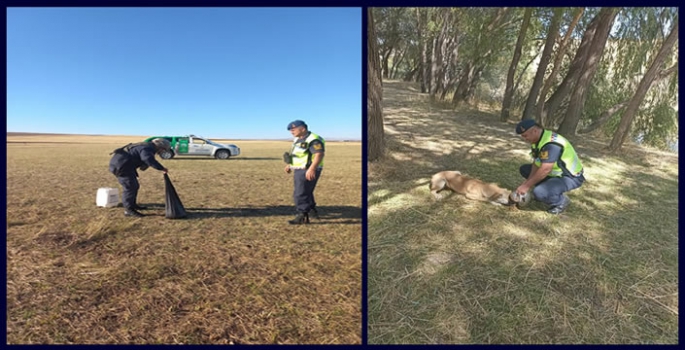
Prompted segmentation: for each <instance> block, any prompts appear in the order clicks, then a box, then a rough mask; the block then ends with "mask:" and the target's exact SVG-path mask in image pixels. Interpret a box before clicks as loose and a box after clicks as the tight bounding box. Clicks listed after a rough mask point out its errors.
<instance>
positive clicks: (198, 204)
mask: <svg viewBox="0 0 685 350" xmlns="http://www.w3.org/2000/svg"><path fill="white" fill-rule="evenodd" d="M141 139H142V137H107V136H60V135H48V136H45V135H16V136H13V135H8V143H7V149H8V150H7V195H8V198H7V206H8V209H7V222H8V228H7V231H8V232H7V341H8V343H10V344H26V343H29V344H39V343H40V344H43V343H46V344H55V343H70V344H71V343H77V344H83V343H94V344H122V343H126V344H143V343H145V344H169V343H173V344H210V343H213V344H255V343H260V344H263V343H285V344H293V343H299V344H303V343H304V344H307V343H346V344H359V343H361V261H362V259H361V188H362V184H361V152H360V147H361V145H360V143H335V142H331V143H328V145H327V146H328V149H327V158H326V169H325V170H324V173H323V176H322V178H321V181H320V183H319V186H318V188H317V191H316V196H317V197H316V198H317V201H318V204H319V207H320V211H321V214H322V217H321V219H320V220H317V221H314V223H313V224H311V225H307V226H296V227H294V226H291V225H288V224H287V222H286V221H287V220H289V219H291V218H292V217H293V215H294V208H293V204H292V177H291V176H289V175H286V174H285V173H284V172H283V165H282V162H281V158H280V156H281V154H282V153H283V151H284V150H287V149H288V147H289V144H288V142H275V141H274V142H267V141H264V142H260V141H240V142H236V143H238V144H239V146H240V147H241V148H242V152H243V154H242V155H241V156H240V157H237V158H235V159H229V160H216V159H210V158H178V159H172V160H166V161H161V162H162V163H163V164H164V165H165V166H166V167H167V168H169V176H170V177H171V179H172V181H173V183H174V186H175V187H176V190H177V192H178V194H179V196H180V197H181V199H182V201H183V204H184V206H185V208H186V210H187V211H188V213H189V217H188V218H187V219H184V220H169V219H165V218H164V181H163V178H162V173H161V172H158V171H155V170H154V169H149V170H146V171H144V172H140V179H139V180H140V183H141V189H140V193H139V202H140V203H141V204H142V205H149V206H150V209H149V210H146V211H145V213H147V214H151V215H150V216H148V217H144V218H140V219H137V218H126V217H124V216H123V215H122V214H123V210H122V209H121V208H101V207H96V205H95V195H96V191H97V189H98V188H100V187H117V186H118V183H117V182H116V179H115V178H114V176H112V175H111V174H110V173H108V171H107V164H108V161H109V155H108V153H109V152H110V151H111V150H112V149H114V148H116V147H118V146H121V145H123V144H126V143H128V142H135V141H140V140H141Z"/></svg>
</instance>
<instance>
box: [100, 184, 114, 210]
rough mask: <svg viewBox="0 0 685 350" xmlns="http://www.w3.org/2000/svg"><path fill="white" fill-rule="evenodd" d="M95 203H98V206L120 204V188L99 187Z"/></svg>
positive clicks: (107, 206) (106, 206) (108, 206)
mask: <svg viewBox="0 0 685 350" xmlns="http://www.w3.org/2000/svg"><path fill="white" fill-rule="evenodd" d="M95 204H97V206H98V207H105V208H111V207H116V206H117V205H118V204H119V189H118V188H112V187H101V188H98V194H97V196H96V197H95Z"/></svg>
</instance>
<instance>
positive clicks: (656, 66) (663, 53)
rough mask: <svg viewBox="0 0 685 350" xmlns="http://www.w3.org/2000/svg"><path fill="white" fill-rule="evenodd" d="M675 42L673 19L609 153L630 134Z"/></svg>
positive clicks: (676, 32) (626, 111)
mask: <svg viewBox="0 0 685 350" xmlns="http://www.w3.org/2000/svg"><path fill="white" fill-rule="evenodd" d="M676 41H678V18H677V17H676V19H675V22H674V23H673V25H672V26H671V34H669V35H668V37H667V38H666V40H665V41H664V43H663V44H662V45H661V48H660V49H659V53H657V55H656V57H655V58H654V61H652V64H651V65H650V67H649V69H648V70H647V73H645V75H644V76H643V77H642V80H641V81H640V84H639V85H638V86H637V90H636V91H635V95H633V97H632V98H631V99H630V102H628V107H626V110H625V112H623V116H622V117H621V122H620V123H619V124H618V129H617V130H616V133H615V134H614V138H613V139H611V143H610V144H609V150H610V151H612V152H616V151H618V150H619V149H621V146H622V145H623V142H625V139H626V137H627V136H628V134H629V133H630V126H631V124H632V122H633V118H634V117H635V114H636V113H637V110H638V108H639V107H640V104H641V103H642V100H644V98H645V95H646V94H647V91H648V90H649V88H650V87H651V85H652V83H653V82H654V80H655V79H656V77H657V75H658V74H657V73H658V72H659V70H660V69H661V66H662V65H663V64H664V61H665V60H666V57H667V56H668V55H669V54H670V53H671V50H672V49H673V46H674V45H675V42H676Z"/></svg>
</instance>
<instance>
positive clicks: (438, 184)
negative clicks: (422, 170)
mask: <svg viewBox="0 0 685 350" xmlns="http://www.w3.org/2000/svg"><path fill="white" fill-rule="evenodd" d="M430 190H431V193H432V194H433V196H434V197H435V199H436V200H440V199H442V198H443V195H442V194H441V193H440V192H442V191H445V190H450V191H453V192H456V193H459V194H463V195H464V196H466V198H468V199H472V200H477V201H483V202H490V203H492V204H495V205H502V204H504V205H512V204H514V202H513V201H512V200H510V199H509V194H510V193H511V191H508V190H506V189H504V188H500V187H499V186H497V185H495V184H493V183H485V182H483V181H480V180H478V179H474V178H471V177H468V176H466V175H462V174H461V173H460V172H458V171H441V172H439V173H437V174H435V175H433V177H432V178H431V183H430Z"/></svg>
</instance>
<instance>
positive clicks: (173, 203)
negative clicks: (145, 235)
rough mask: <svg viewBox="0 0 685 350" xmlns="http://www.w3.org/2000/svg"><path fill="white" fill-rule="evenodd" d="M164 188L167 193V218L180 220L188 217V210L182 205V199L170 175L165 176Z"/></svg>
mask: <svg viewBox="0 0 685 350" xmlns="http://www.w3.org/2000/svg"><path fill="white" fill-rule="evenodd" d="M164 187H165V191H166V218H167V219H180V218H184V217H186V216H187V215H188V214H186V209H185V208H184V207H183V203H181V198H178V194H177V193H176V189H175V188H174V185H172V184H171V180H170V179H169V175H167V174H164Z"/></svg>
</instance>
